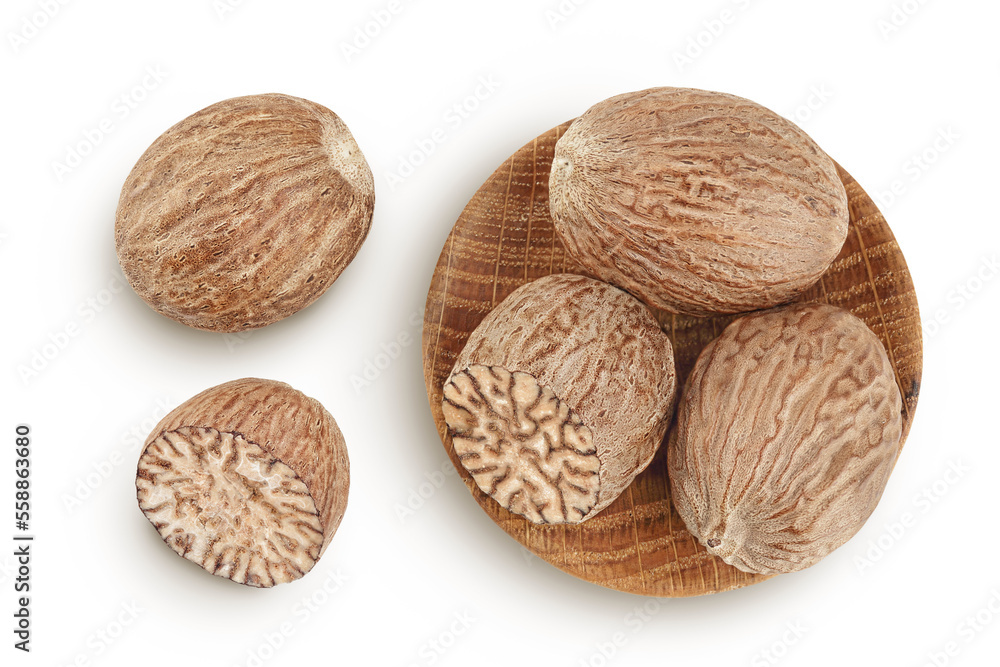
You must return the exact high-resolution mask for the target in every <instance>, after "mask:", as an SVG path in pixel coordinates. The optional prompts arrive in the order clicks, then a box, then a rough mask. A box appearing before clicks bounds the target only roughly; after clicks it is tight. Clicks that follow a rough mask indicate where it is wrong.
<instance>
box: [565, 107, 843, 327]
mask: <svg viewBox="0 0 1000 667" xmlns="http://www.w3.org/2000/svg"><path fill="white" fill-rule="evenodd" d="M549 204H550V210H551V214H552V220H553V223H554V224H555V229H556V232H557V234H558V235H559V238H560V239H561V240H562V242H563V244H564V245H565V246H566V250H567V251H568V252H569V254H570V255H571V256H572V257H573V259H575V260H576V261H577V262H578V263H579V264H580V265H581V266H582V267H583V268H585V269H586V270H587V272H589V273H591V274H593V275H594V276H596V277H598V278H600V279H602V280H605V281H607V282H610V283H612V284H614V285H617V286H618V287H621V288H622V289H625V290H628V291H629V292H631V293H632V294H634V295H636V296H637V297H639V298H640V299H642V300H644V301H645V302H646V303H648V304H650V305H651V306H655V307H657V308H662V309H666V310H669V311H672V312H675V313H683V314H687V315H695V316H701V315H707V314H710V313H740V312H746V311H751V310H756V309H760V308H769V307H772V306H776V305H778V304H782V303H785V302H788V301H791V300H792V299H794V298H795V297H796V296H798V295H799V294H801V293H802V292H803V291H805V290H806V289H807V288H808V287H809V286H810V285H812V284H814V283H815V282H816V281H817V280H818V279H819V277H820V276H821V275H822V274H823V272H824V271H826V269H827V268H828V267H829V266H830V263H831V262H832V261H833V260H834V258H835V257H836V256H837V254H838V253H839V252H840V249H841V247H842V246H843V244H844V240H845V238H846V235H847V223H848V209H847V193H846V191H845V189H844V185H843V183H842V182H841V181H840V178H839V177H838V174H837V168H836V165H835V164H834V162H833V160H832V159H830V157H829V156H827V155H826V154H825V153H824V152H823V151H822V150H821V149H820V148H819V147H818V146H817V145H816V143H815V142H814V141H813V140H812V139H810V138H809V136H807V135H806V134H805V132H803V131H802V130H800V129H799V128H798V127H796V126H795V125H794V124H792V123H791V122H789V121H787V120H785V119H784V118H782V117H780V116H778V115H777V114H775V113H773V112H771V111H769V110H768V109H766V108H764V107H762V106H760V105H759V104H756V103H754V102H751V101H749V100H746V99H743V98H740V97H736V96H734V95H727V94H724V93H713V92H707V91H703V90H693V89H687V88H652V89H649V90H642V91H639V92H634V93H627V94H624V95H618V96H616V97H612V98H610V99H607V100H605V101H603V102H600V103H598V104H596V105H594V106H593V107H591V108H590V109H588V110H587V112H586V113H584V114H583V115H582V116H580V117H579V118H578V119H576V120H575V121H574V122H573V123H572V125H570V127H569V129H568V130H567V131H566V133H565V134H564V135H563V136H562V137H561V138H560V139H559V141H558V142H557V143H556V148H555V156H554V159H553V163H552V171H551V173H550V178H549Z"/></svg>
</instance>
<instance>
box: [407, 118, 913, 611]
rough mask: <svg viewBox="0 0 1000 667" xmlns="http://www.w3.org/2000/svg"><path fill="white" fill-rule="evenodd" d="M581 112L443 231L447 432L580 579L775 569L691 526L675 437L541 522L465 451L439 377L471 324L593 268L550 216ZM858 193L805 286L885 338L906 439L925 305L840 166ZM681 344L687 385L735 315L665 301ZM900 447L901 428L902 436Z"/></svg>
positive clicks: (632, 588) (549, 553)
mask: <svg viewBox="0 0 1000 667" xmlns="http://www.w3.org/2000/svg"><path fill="white" fill-rule="evenodd" d="M568 126H569V122H567V123H564V124H563V125H560V126H559V127H556V128H554V129H552V130H550V131H549V132H546V133H545V134H543V135H541V136H540V137H538V138H537V139H535V140H534V141H532V142H531V143H529V144H527V145H526V146H524V147H523V148H521V149H520V150H519V151H517V152H516V153H515V154H514V155H513V156H511V158H510V159H509V160H507V161H506V162H505V163H504V164H503V165H501V167H500V168H499V169H497V170H496V172H494V173H493V175H492V176H490V178H489V179H488V180H487V181H486V183H484V184H483V186H482V187H481V188H480V189H479V191H478V192H476V194H475V196H474V197H473V198H472V200H471V201H470V202H469V204H468V205H467V206H466V207H465V210H464V211H463V212H462V215H461V217H459V219H458V222H456V223H455V226H454V228H453V229H452V231H451V234H450V235H449V236H448V240H447V242H446V243H445V246H444V249H443V251H442V253H441V257H440V259H439V260H438V263H437V267H436V268H435V270H434V277H433V279H432V280H431V287H430V291H429V293H428V294H427V307H426V310H425V312H424V330H423V357H424V380H425V382H426V384H427V395H428V398H429V400H430V406H431V411H432V413H433V414H434V421H435V423H436V424H437V428H438V433H439V434H440V436H441V440H442V442H443V443H444V446H445V449H446V450H447V452H448V455H449V456H450V457H451V461H452V463H453V464H454V465H455V468H456V469H457V470H458V472H459V474H460V475H461V477H462V479H463V480H464V481H465V484H466V486H467V487H468V488H469V490H470V491H471V492H472V495H473V497H474V498H475V499H476V502H478V503H479V504H480V506H482V508H483V510H484V511H485V512H486V514H488V515H489V516H490V518H491V519H493V521H495V522H496V523H497V524H498V525H499V526H500V527H501V528H503V529H504V530H505V531H507V532H508V533H509V534H510V535H511V536H512V537H513V538H514V539H516V540H517V541H518V542H520V543H521V544H523V545H524V546H525V547H527V548H528V549H530V550H531V551H532V552H533V553H535V554H536V555H538V556H539V557H540V558H542V559H544V560H546V561H548V562H549V563H552V564H553V565H555V566H556V567H558V568H560V569H562V570H565V571H566V572H569V573H570V574H572V575H574V576H577V577H579V578H581V579H585V580H587V581H591V582H593V583H596V584H599V585H601V586H606V587H608V588H613V589H617V590H621V591H627V592H629V593H636V594H640V595H651V596H661V597H675V596H688V595H702V594H706V593H716V592H720V591H726V590H731V589H734V588H739V587H741V586H747V585H749V584H753V583H757V582H759V581H763V580H764V579H767V578H768V577H765V576H761V575H752V574H747V573H745V572H741V571H739V570H737V569H736V568H733V567H731V566H729V565H726V564H725V563H724V562H723V561H722V560H720V559H718V558H716V557H714V556H710V555H709V554H708V553H707V552H706V551H705V550H704V548H702V547H701V545H699V544H698V543H697V541H696V540H695V539H694V538H693V537H692V536H691V534H690V533H688V531H687V530H686V529H685V527H684V524H683V522H682V521H681V519H680V517H679V516H678V515H677V512H676V511H675V510H674V508H673V505H672V503H671V501H670V484H669V480H668V477H667V466H666V447H661V448H660V450H659V451H658V452H657V455H656V457H655V459H654V460H653V462H652V464H651V465H650V466H649V467H648V468H647V469H646V470H645V471H644V472H643V473H642V474H640V475H639V476H638V477H637V478H636V480H635V481H634V482H633V483H632V485H631V486H630V487H629V488H628V489H627V490H626V491H625V492H624V493H623V494H622V495H621V497H619V498H618V499H617V500H616V501H615V502H614V503H613V504H612V505H610V506H609V507H608V508H606V509H605V510H604V511H603V512H601V513H600V514H598V515H597V516H595V517H593V518H591V519H589V520H587V521H586V522H584V523H583V524H579V525H574V526H566V525H535V524H532V523H531V522H529V521H527V520H526V519H524V518H522V517H520V516H518V515H515V514H511V513H510V512H508V511H507V510H505V509H503V508H502V507H500V506H499V505H498V504H497V503H496V502H494V501H493V500H492V499H491V498H490V497H489V496H487V495H485V494H484V493H482V492H481V491H480V490H479V488H478V487H477V486H476V485H475V483H474V482H473V481H472V478H471V477H470V476H469V474H468V473H467V472H466V471H465V468H463V467H462V466H461V465H460V464H459V462H458V459H457V458H456V457H455V452H454V448H453V446H452V442H451V438H450V437H449V435H448V429H447V425H446V424H445V421H444V417H443V415H442V412H441V388H442V386H443V385H444V382H445V380H446V379H447V378H448V376H449V375H450V374H451V367H452V364H453V363H454V360H455V358H456V356H457V355H458V353H459V352H460V351H461V350H462V348H463V346H464V345H465V342H466V340H467V339H468V336H469V334H470V333H471V332H472V330H473V329H475V327H476V326H477V325H478V324H479V322H480V321H481V320H482V319H483V317H485V316H486V314H487V313H489V312H490V311H491V310H492V309H493V307H494V306H495V305H496V304H498V303H500V302H501V301H502V300H503V299H504V298H505V297H506V296H507V295H508V294H510V293H511V292H512V291H514V290H515V289H517V288H518V287H519V286H520V285H523V284H524V283H526V282H529V281H532V280H535V279H537V278H540V277H542V276H545V275H548V274H551V273H562V272H568V273H582V274H584V275H586V272H585V271H583V270H582V269H581V268H580V267H579V266H577V265H576V264H575V263H574V262H573V261H572V260H571V259H569V258H568V257H567V255H566V252H565V250H564V249H563V246H562V244H561V243H560V242H559V240H558V239H557V238H556V236H555V232H554V230H553V227H552V220H551V218H550V217H549V202H548V182H549V167H550V165H551V162H552V153H553V149H554V147H555V143H556V141H557V140H558V139H559V137H560V136H562V134H563V132H565V131H566V128H567V127H568ZM838 169H839V171H840V176H841V179H842V180H843V182H844V185H845V187H846V188H847V194H848V197H849V200H850V213H851V224H850V228H849V230H848V234H847V242H846V243H845V245H844V248H843V250H842V251H841V253H840V255H839V256H838V257H837V259H836V261H835V262H834V263H833V265H832V266H831V267H830V269H829V271H827V272H826V274H824V276H823V278H822V279H821V280H820V281H819V283H818V284H817V285H815V286H814V287H813V288H812V289H810V290H809V292H807V293H806V294H805V295H804V296H803V297H802V299H801V300H803V301H823V302H826V303H830V304H834V305H837V306H841V307H843V308H847V309H849V310H850V311H851V312H853V313H854V314H855V315H857V316H858V317H860V318H861V319H862V320H864V321H865V323H867V324H868V326H869V327H870V328H871V329H872V331H874V332H875V333H876V334H877V335H878V336H879V338H880V339H881V340H882V343H883V345H885V348H886V351H887V352H888V355H889V360H890V361H891V362H892V365H893V368H894V369H895V372H896V379H897V381H898V383H899V388H900V391H901V393H902V396H903V440H905V439H906V435H907V433H908V432H909V429H910V424H911V421H912V419H913V412H914V410H915V408H916V406H917V394H918V392H919V388H920V371H921V364H922V342H921V329H920V315H919V312H918V310H917V298H916V295H915V294H914V291H913V284H912V282H911V280H910V274H909V271H908V270H907V268H906V262H905V260H904V259H903V255H902V253H901V252H900V250H899V246H898V245H897V244H896V240H895V238H894V237H893V235H892V232H891V231H890V229H889V226H888V225H887V224H886V221H885V218H883V217H882V214H881V213H879V211H878V209H877V208H876V206H875V204H874V203H873V202H872V200H871V198H869V197H868V195H867V194H865V192H864V190H862V189H861V186H859V185H858V184H857V182H855V180H854V179H853V178H851V176H850V174H848V173H847V172H846V171H844V170H843V169H842V168H840V167H839V165H838ZM656 315H657V318H658V319H659V321H660V323H661V325H662V326H663V328H664V329H665V330H666V331H667V333H668V334H669V335H670V339H671V342H672V343H673V346H674V352H675V355H676V366H677V377H678V387H681V386H683V381H684V379H685V378H686V377H687V374H688V372H689V371H690V370H691V368H692V366H693V365H694V362H695V359H696V358H697V356H698V353H699V352H700V351H701V349H702V348H703V347H704V346H705V345H706V344H707V343H708V342H709V341H711V340H712V339H713V338H715V337H716V336H717V335H718V334H719V333H721V331H722V329H723V328H724V327H725V326H726V325H727V324H728V323H729V322H730V321H731V320H732V319H733V316H719V317H712V318H702V319H698V318H691V317H684V316H679V315H673V314H671V313H667V312H657V313H656ZM900 446H901V447H902V441H901V442H900Z"/></svg>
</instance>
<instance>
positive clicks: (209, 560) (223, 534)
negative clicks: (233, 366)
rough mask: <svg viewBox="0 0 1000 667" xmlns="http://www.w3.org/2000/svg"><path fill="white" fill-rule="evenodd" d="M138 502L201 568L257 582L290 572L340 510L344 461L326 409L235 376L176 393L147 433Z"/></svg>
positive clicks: (305, 562)
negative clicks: (188, 394) (176, 402)
mask: <svg viewBox="0 0 1000 667" xmlns="http://www.w3.org/2000/svg"><path fill="white" fill-rule="evenodd" d="M135 484H136V492H137V497H138V500H139V509H141V510H142V512H143V514H145V516H146V518H147V519H149V521H150V523H152V524H153V526H154V527H155V528H156V530H157V532H158V533H159V534H160V537H162V538H163V540H164V541H165V542H166V543H167V545H168V546H169V547H170V548H171V549H173V550H174V551H175V552H177V553H178V554H179V555H181V556H183V557H184V558H186V559H188V560H190V561H193V562H195V563H197V564H198V565H200V566H201V567H203V568H204V569H205V570H207V571H208V572H210V573H212V574H214V575H217V576H220V577H226V578H228V579H231V580H233V581H235V582H237V583H240V584H246V585H248V586H255V587H260V588H267V587H270V586H274V585H275V584H280V583H285V582H289V581H294V580H295V579H298V578H299V577H301V576H302V575H304V574H305V573H306V572H308V571H309V570H310V569H311V568H312V567H313V565H315V564H316V561H318V560H319V558H320V556H322V555H323V552H324V551H326V548H327V546H329V544H330V540H331V539H332V538H333V534H334V533H335V532H336V531H337V527H338V526H339V525H340V521H341V519H342V518H343V516H344V510H345V509H346V508H347V492H348V487H349V486H350V464H349V462H348V458H347V447H346V445H345V443H344V436H343V435H342V434H341V432H340V429H339V428H338V427H337V422H336V421H334V419H333V417H331V416H330V413H329V412H327V411H326V410H325V409H324V408H323V406H322V405H320V403H319V402H318V401H317V400H316V399H313V398H309V397H308V396H306V395H305V394H303V393H302V392H300V391H297V390H295V389H292V388H291V387H290V386H288V385H287V384H285V383H283V382H276V381H274V380H260V379H256V378H244V379H242V380H233V381H232V382H226V383H224V384H221V385H218V386H216V387H213V388H211V389H208V390H206V391H203V392H201V393H200V394H198V395H197V396H194V397H193V398H191V399H189V400H187V401H185V402H184V403H183V404H181V405H180V406H178V407H177V408H175V409H174V410H173V411H172V412H170V413H169V414H168V415H167V416H166V417H164V418H163V420H162V421H160V423H159V424H157V425H156V427H155V428H154V429H153V432H152V433H150V434H149V437H148V438H147V439H146V444H145V448H144V449H143V452H142V455H141V456H140V458H139V465H138V469H137V472H136V481H135Z"/></svg>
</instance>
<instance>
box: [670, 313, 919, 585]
mask: <svg viewBox="0 0 1000 667" xmlns="http://www.w3.org/2000/svg"><path fill="white" fill-rule="evenodd" d="M901 410H902V400H901V398H900V394H899V389H898V387H897V385H896V379H895V375H894V374H893V369H892V366H891V364H890V363H889V359H888V357H887V356H886V353H885V349H884V348H883V347H882V343H881V342H880V341H879V339H878V338H877V337H876V336H875V334H874V333H872V331H871V330H870V329H869V328H868V327H867V326H865V324H864V322H862V321H861V320H859V319H858V318H857V317H855V316H854V315H852V314H851V313H849V312H848V311H846V310H843V309H840V308H836V307H834V306H828V305H824V304H806V305H792V306H786V307H784V308H779V309H775V310H771V311H765V312H760V313H754V314H751V315H746V316H744V317H742V318H739V319H737V320H736V321H734V322H733V323H732V324H730V325H729V326H728V327H726V329H725V330H724V331H723V332H722V335H720V336H719V337H718V338H716V339H715V340H714V341H712V342H711V343H709V345H708V346H707V347H705V349H704V350H703V351H702V352H701V354H700V355H699V357H698V361H697V362H696V363H695V366H694V370H692V371H691V374H690V375H689V376H688V379H687V382H686V383H685V386H684V391H683V393H682V395H681V400H680V404H679V408H678V413H677V422H676V426H675V429H674V431H673V432H672V433H671V435H670V442H669V445H668V450H667V465H668V470H669V474H670V488H671V496H672V498H673V501H674V505H675V507H676V508H677V512H678V514H680V516H681V518H682V519H683V520H684V523H685V525H686V526H687V528H688V530H689V531H690V532H691V534H692V535H694V536H695V537H696V538H697V539H698V540H699V541H700V542H701V543H702V544H703V545H705V546H706V547H707V548H708V551H709V552H710V553H712V554H715V555H716V556H719V557H721V558H722V559H723V560H724V561H726V562H727V563H729V564H730V565H733V566H735V567H737V568H739V569H741V570H744V571H746V572H753V573H758V574H778V573H782V572H794V571H796V570H801V569H803V568H806V567H809V566H810V565H814V564H815V563H816V562H817V561H819V560H820V559H821V558H823V557H824V556H826V555H827V554H829V553H830V552H831V551H833V550H834V549H836V548H837V547H839V546H840V545H842V544H843V543H844V542H846V541H847V540H848V539H850V538H851V537H852V536H853V535H854V534H855V533H856V532H857V531H858V530H860V528H861V526H862V525H864V523H865V521H866V520H867V519H868V517H869V516H870V515H871V513H872V511H874V509H875V506H876V504H877V503H878V501H879V498H880V497H881V496H882V491H883V490H884V489H885V485H886V482H887V481H888V479H889V473H890V472H891V471H892V467H893V464H894V463H895V461H896V456H897V453H898V449H899V440H900V433H901V429H902V417H901Z"/></svg>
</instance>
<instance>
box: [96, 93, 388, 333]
mask: <svg viewBox="0 0 1000 667" xmlns="http://www.w3.org/2000/svg"><path fill="white" fill-rule="evenodd" d="M374 201H375V191H374V181H373V179H372V173H371V170H370V169H369V168H368V163H367V162H366V161H365V157H364V155H363V154H362V153H361V149H360V148H359V147H358V144H357V143H356V142H355V140H354V137H353V136H352V135H351V133H350V131H349V130H348V129H347V126H346V125H345V124H344V122H343V121H342V120H341V119H340V118H339V117H338V116H337V115H336V114H335V113H333V112H332V111H330V110H329V109H327V108H326V107H323V106H321V105H319V104H316V103H315V102H310V101H309V100H304V99H301V98H298V97H291V96H289V95H280V94H267V95H250V96H247V97H236V98H233V99H229V100H225V101H222V102H218V103H216V104H213V105H211V106H209V107H206V108H205V109H202V110H201V111H199V112H197V113H195V114H193V115H191V116H189V117H187V118H185V119H184V120H182V121H181V122H179V123H177V124H176V125H174V126H173V127H171V128H170V129H169V130H167V131H166V132H164V133H163V134H162V135H161V136H160V137H159V138H158V139H157V140H156V141H154V142H153V144H152V145H151V146H150V147H149V148H148V149H147V150H146V152H145V153H143V155H142V157H140V158H139V161H138V162H136V164H135V166H134V167H133V168H132V171H131V173H130V174H129V175H128V178H127V179H126V181H125V185H124V186H123V187H122V192H121V198H120V199H119V202H118V211H117V215H116V221H115V244H116V247H117V251H118V260H119V262H120V263H121V266H122V270H123V271H124V273H125V277H126V278H127V279H128V281H129V283H130V284H131V285H132V287H133V288H134V289H135V291H136V292H137V293H138V294H139V296H140V297H142V298H143V300H145V301H146V302H147V303H148V304H149V305H150V306H151V307H152V308H153V309H154V310H156V311H157V312H158V313H160V314H162V315H166V316H167V317H169V318H171V319H174V320H177V321H178V322H181V323H183V324H186V325H188V326H191V327H195V328H198V329H207V330H210V331H222V332H234V331H243V330H247V329H254V328H258V327H263V326H266V325H268V324H271V323H273V322H276V321H278V320H281V319H283V318H285V317H288V316H289V315H291V314H293V313H295V312H296V311H298V310H301V309H302V308H305V307H306V306H308V305H309V304H311V303H312V302H313V301H315V300H316V299H317V298H319V296H320V295H321V294H323V292H325V291H326V290H327V289H328V288H329V287H330V285H332V284H333V281H334V280H336V279H337V277H338V276H339V275H340V274H341V272H342V271H343V270H344V269H345V268H346V267H347V265H348V264H349V263H350V262H351V260H352V259H353V258H354V256H355V255H356V254H357V252H358V250H359V249H360V247H361V244H362V242H363V241H364V240H365V237H366V236H367V234H368V229H369V227H370V226H371V219H372V210H373V207H374Z"/></svg>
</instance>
